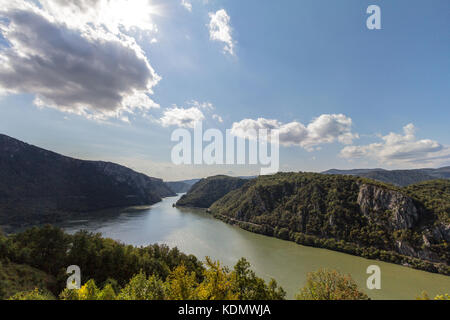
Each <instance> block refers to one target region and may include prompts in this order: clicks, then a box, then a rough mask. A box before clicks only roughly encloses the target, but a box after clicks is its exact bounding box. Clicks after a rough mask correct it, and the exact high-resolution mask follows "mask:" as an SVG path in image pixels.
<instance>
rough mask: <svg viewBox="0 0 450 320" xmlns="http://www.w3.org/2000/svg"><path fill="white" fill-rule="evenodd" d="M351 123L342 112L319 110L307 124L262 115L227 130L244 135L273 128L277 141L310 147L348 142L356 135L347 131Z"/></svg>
mask: <svg viewBox="0 0 450 320" xmlns="http://www.w3.org/2000/svg"><path fill="white" fill-rule="evenodd" d="M351 127H352V119H351V118H348V117H346V116H345V115H343V114H323V115H321V116H320V117H318V118H315V119H313V121H311V122H310V123H309V124H308V125H307V126H305V125H304V124H302V123H300V122H297V121H293V122H289V123H282V122H279V121H278V120H270V119H264V118H259V119H257V120H253V119H244V120H242V121H240V122H235V123H233V127H232V129H231V131H232V133H233V134H234V135H235V136H238V137H246V136H249V134H250V135H251V132H252V130H255V131H257V130H259V129H268V130H272V129H277V130H278V131H279V134H280V143H281V144H283V145H285V146H300V147H303V148H305V149H306V150H308V151H313V150H314V149H315V148H317V146H318V145H321V144H325V143H333V142H335V141H338V142H340V143H343V144H351V143H352V141H353V139H356V138H358V135H357V134H353V133H352V132H351ZM254 138H255V137H254Z"/></svg>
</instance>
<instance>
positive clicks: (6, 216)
mask: <svg viewBox="0 0 450 320" xmlns="http://www.w3.org/2000/svg"><path fill="white" fill-rule="evenodd" d="M170 195H174V192H173V191H172V190H170V189H169V187H168V186H166V185H165V184H164V183H163V182H162V180H160V179H156V178H150V177H148V176H146V175H144V174H141V173H138V172H135V171H133V170H131V169H129V168H126V167H124V166H121V165H117V164H114V163H109V162H101V161H83V160H77V159H73V158H69V157H65V156H62V155H59V154H57V153H54V152H51V151H47V150H44V149H41V148H38V147H35V146H32V145H29V144H26V143H24V142H21V141H19V140H16V139H13V138H10V137H8V136H5V135H0V223H2V224H23V223H40V222H51V221H53V220H55V219H58V218H62V217H63V216H64V215H66V214H67V213H69V212H83V211H94V210H99V209H105V208H110V207H120V206H131V205H144V204H153V203H156V202H158V201H160V200H161V198H162V197H166V196H170Z"/></svg>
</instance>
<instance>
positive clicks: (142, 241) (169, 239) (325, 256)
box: [61, 197, 450, 299]
mask: <svg viewBox="0 0 450 320" xmlns="http://www.w3.org/2000/svg"><path fill="white" fill-rule="evenodd" d="M178 198H179V197H171V198H166V199H164V200H163V201H162V202H160V203H157V204H155V205H153V206H151V207H141V208H129V209H117V210H108V211H104V212H102V214H101V217H98V216H99V214H98V213H97V214H96V215H95V217H94V216H86V217H85V218H83V219H79V220H72V221H68V222H66V223H64V224H62V225H61V226H62V227H63V228H64V229H65V230H66V231H67V232H69V233H74V232H76V231H78V230H81V229H83V230H88V231H91V232H100V233H102V235H103V236H104V237H109V238H113V239H115V240H120V241H121V242H123V243H126V244H132V245H135V246H145V245H148V244H152V243H159V244H167V245H169V246H170V247H175V246H176V247H178V248H179V249H180V250H181V251H183V252H185V253H188V254H194V255H195V256H197V257H198V258H199V259H202V260H204V257H205V256H210V257H212V258H214V259H216V260H220V261H221V262H222V263H224V264H226V265H229V266H233V265H234V264H235V263H236V262H237V261H238V259H239V258H241V257H245V258H246V259H247V260H249V261H250V263H251V264H252V268H253V270H255V271H256V273H257V274H258V275H259V276H261V277H263V278H265V279H270V278H274V279H276V280H277V281H278V283H279V284H280V285H281V286H282V287H283V288H284V289H285V290H286V291H287V293H288V298H293V297H294V295H295V293H296V292H297V291H298V289H299V288H300V287H302V286H303V285H304V283H305V279H306V274H307V273H308V272H311V271H315V270H317V269H319V268H323V267H326V268H333V269H336V270H339V271H340V272H343V273H349V274H351V275H352V277H353V278H354V279H355V281H356V282H357V283H358V285H359V287H360V288H363V289H364V291H365V292H366V293H367V294H368V295H369V296H370V297H371V298H373V299H414V298H415V297H416V296H417V295H419V294H420V293H421V292H422V291H423V290H425V291H427V292H428V293H429V294H430V296H431V295H433V296H434V295H435V294H438V293H450V277H447V276H444V275H438V274H433V273H428V272H424V271H419V270H414V269H411V268H407V267H403V266H399V265H395V264H391V263H385V262H380V261H374V260H368V259H364V258H360V257H355V256H351V255H347V254H343V253H339V252H334V251H330V250H325V249H318V248H312V247H305V246H301V245H298V244H295V243H293V242H289V241H283V240H280V239H276V238H271V237H266V236H262V235H258V234H254V233H251V232H248V231H245V230H242V229H240V228H238V227H235V226H230V225H228V224H226V223H223V222H222V221H220V220H217V219H214V218H213V217H211V216H210V215H209V214H207V213H206V212H204V211H203V210H196V209H179V208H174V207H172V205H173V204H174V203H175V202H176V201H177V200H178ZM373 264H376V265H379V266H380V268H381V273H382V282H381V290H367V289H365V288H366V279H367V277H368V275H367V274H366V269H367V267H368V266H370V265H373Z"/></svg>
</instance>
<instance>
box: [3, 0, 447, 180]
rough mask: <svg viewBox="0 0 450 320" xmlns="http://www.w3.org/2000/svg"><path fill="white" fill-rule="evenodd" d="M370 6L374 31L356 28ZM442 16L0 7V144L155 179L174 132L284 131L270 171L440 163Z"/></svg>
mask: <svg viewBox="0 0 450 320" xmlns="http://www.w3.org/2000/svg"><path fill="white" fill-rule="evenodd" d="M374 2H376V4H377V5H379V6H380V8H381V10H382V30H368V29H367V28H366V19H367V16H368V15H367V14H366V9H367V7H368V6H369V5H371V4H374ZM448 12H450V2H449V1H447V0H436V1H433V2H432V3H427V2H426V1H406V0H398V1H385V0H377V1H373V0H372V1H365V0H364V1H357V2H350V1H348V2H340V1H331V0H328V1H320V2H318V1H313V0H304V1H295V2H294V1H292V2H286V3H283V4H280V2H277V1H256V0H248V1H225V0H223V1H221V0H209V1H207V0H183V1H181V0H171V1H169V0H164V1H163V0H131V1H128V0H95V1H92V0H80V1H76V2H75V1H58V0H29V1H23V0H21V1H16V0H14V1H11V0H9V1H7V0H0V133H3V134H6V135H9V136H11V137H14V138H17V139H19V140H22V141H25V142H27V143H30V144H33V145H36V146H39V147H42V148H45V149H49V150H52V151H55V152H58V153H62V154H64V155H68V156H72V157H75V158H81V159H89V160H104V161H112V162H116V163H120V164H123V165H126V166H128V167H130V168H133V169H135V170H137V171H140V172H144V173H146V174H148V175H150V176H155V177H160V178H163V179H165V180H184V179H190V178H201V177H205V176H211V175H215V174H228V175H233V176H251V175H257V174H258V173H259V167H258V166H237V165H236V166H217V165H214V166H206V165H203V166H186V165H184V166H175V165H174V164H172V163H171V160H170V155H171V148H172V147H173V145H174V143H173V142H171V141H170V137H171V133H172V131H173V130H174V129H176V128H178V127H185V128H192V126H193V123H194V122H195V121H198V120H203V123H204V127H205V128H218V129H220V130H222V131H225V129H230V128H232V129H233V132H234V133H235V134H236V135H240V134H242V133H243V132H245V130H248V129H252V128H277V129H279V130H280V142H281V144H282V147H281V150H280V163H281V165H280V170H281V171H312V172H321V171H325V170H328V169H331V168H336V169H354V168H384V169H412V168H427V167H428V168H429V167H433V168H437V167H444V166H449V165H450V130H449V129H448V123H449V119H450V108H449V102H450V90H449V88H450V77H449V70H450V59H449V56H448V54H449V52H450V42H449V41H448V40H449V39H448V30H450V20H449V19H448Z"/></svg>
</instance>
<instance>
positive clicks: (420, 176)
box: [323, 167, 450, 186]
mask: <svg viewBox="0 0 450 320" xmlns="http://www.w3.org/2000/svg"><path fill="white" fill-rule="evenodd" d="M323 173H324V174H340V175H353V176H358V177H364V178H369V179H373V180H377V181H381V182H385V183H391V184H394V185H397V186H408V185H411V184H415V183H419V182H422V181H428V180H435V179H450V167H444V168H439V169H414V170H384V169H353V170H337V169H331V170H328V171H324V172H323Z"/></svg>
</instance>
